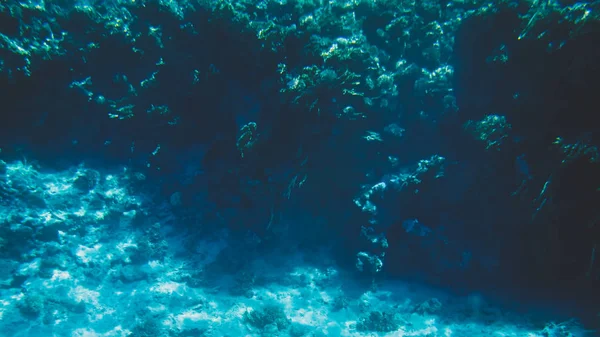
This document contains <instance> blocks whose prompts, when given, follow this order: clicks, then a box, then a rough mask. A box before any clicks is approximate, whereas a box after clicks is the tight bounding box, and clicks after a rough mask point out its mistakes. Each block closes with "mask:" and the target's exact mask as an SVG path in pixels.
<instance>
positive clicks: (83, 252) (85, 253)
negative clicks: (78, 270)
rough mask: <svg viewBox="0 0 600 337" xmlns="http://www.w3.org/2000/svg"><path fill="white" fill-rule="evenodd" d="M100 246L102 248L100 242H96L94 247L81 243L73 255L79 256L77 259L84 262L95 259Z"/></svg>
mask: <svg viewBox="0 0 600 337" xmlns="http://www.w3.org/2000/svg"><path fill="white" fill-rule="evenodd" d="M100 248H102V245H101V244H96V245H94V247H92V248H90V247H86V246H83V245H79V247H78V248H77V251H76V252H75V255H76V256H77V257H78V258H79V260H80V261H81V262H83V263H85V264H88V263H90V262H93V261H94V260H95V259H97V258H98V256H100Z"/></svg>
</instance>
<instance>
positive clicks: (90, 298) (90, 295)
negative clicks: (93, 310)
mask: <svg viewBox="0 0 600 337" xmlns="http://www.w3.org/2000/svg"><path fill="white" fill-rule="evenodd" d="M69 297H70V298H72V299H73V300H75V301H76V302H77V303H80V302H83V303H89V304H93V305H94V306H99V301H98V299H99V298H100V293H99V292H97V291H94V290H90V289H87V288H84V287H82V286H77V287H75V288H73V289H71V291H69Z"/></svg>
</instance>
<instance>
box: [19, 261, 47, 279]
mask: <svg viewBox="0 0 600 337" xmlns="http://www.w3.org/2000/svg"><path fill="white" fill-rule="evenodd" d="M41 264H42V260H41V259H40V258H37V259H34V260H33V261H31V262H29V263H25V264H23V265H21V267H20V268H19V275H23V276H25V275H34V274H36V273H37V272H38V271H39V270H40V266H41Z"/></svg>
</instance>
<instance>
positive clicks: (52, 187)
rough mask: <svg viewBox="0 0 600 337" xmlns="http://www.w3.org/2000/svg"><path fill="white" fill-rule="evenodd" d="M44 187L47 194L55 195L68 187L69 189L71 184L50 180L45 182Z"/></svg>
mask: <svg viewBox="0 0 600 337" xmlns="http://www.w3.org/2000/svg"><path fill="white" fill-rule="evenodd" d="M45 187H46V191H47V193H48V194H51V195H56V194H60V193H63V192H66V191H68V190H69V189H71V187H72V185H71V184H65V183H54V182H52V183H47V184H46V186H45Z"/></svg>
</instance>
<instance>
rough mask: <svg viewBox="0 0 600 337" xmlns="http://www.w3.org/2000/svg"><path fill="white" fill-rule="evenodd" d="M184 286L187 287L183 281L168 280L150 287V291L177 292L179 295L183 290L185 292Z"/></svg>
mask: <svg viewBox="0 0 600 337" xmlns="http://www.w3.org/2000/svg"><path fill="white" fill-rule="evenodd" d="M184 288H185V285H184V284H182V283H177V282H172V281H168V282H160V283H158V284H156V285H154V286H152V287H150V291H153V292H156V293H160V294H169V295H172V294H173V293H177V294H178V295H181V292H183V291H184V290H185V289H184Z"/></svg>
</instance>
